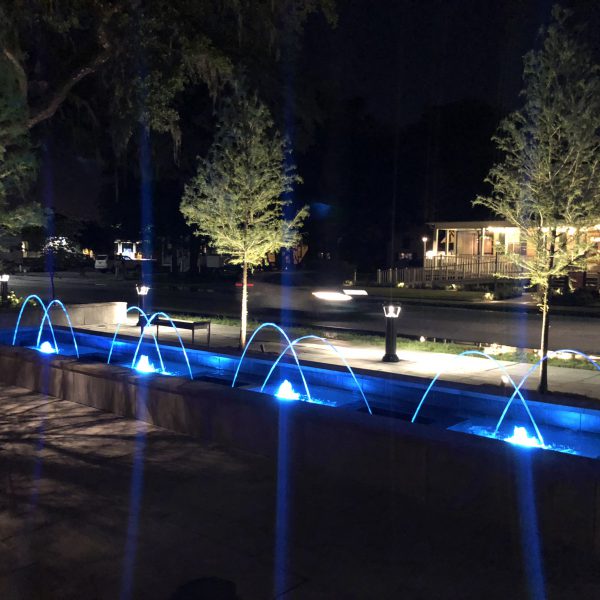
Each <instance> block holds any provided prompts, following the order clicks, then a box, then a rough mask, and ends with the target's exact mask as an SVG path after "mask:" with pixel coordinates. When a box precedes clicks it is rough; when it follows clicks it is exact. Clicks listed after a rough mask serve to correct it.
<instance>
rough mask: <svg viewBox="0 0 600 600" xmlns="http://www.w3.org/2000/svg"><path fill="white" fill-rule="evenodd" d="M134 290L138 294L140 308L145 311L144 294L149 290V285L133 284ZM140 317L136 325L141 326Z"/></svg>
mask: <svg viewBox="0 0 600 600" xmlns="http://www.w3.org/2000/svg"><path fill="white" fill-rule="evenodd" d="M135 291H136V292H137V295H138V304H139V306H140V308H141V309H142V310H143V311H144V312H146V296H147V295H148V292H149V291H150V286H147V285H144V284H142V285H137V284H136V286H135ZM141 323H142V320H141V317H140V320H139V321H138V325H139V326H140V327H141Z"/></svg>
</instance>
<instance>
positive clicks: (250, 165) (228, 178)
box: [181, 91, 308, 267]
mask: <svg viewBox="0 0 600 600" xmlns="http://www.w3.org/2000/svg"><path fill="white" fill-rule="evenodd" d="M297 181H299V177H298V176H297V175H296V174H295V169H294V167H293V166H292V165H291V163H290V161H289V158H288V150H287V148H286V144H285V142H284V141H283V140H282V138H281V136H280V135H279V133H278V132H277V131H275V130H274V127H273V121H272V119H271V116H270V114H269V111H268V110H267V108H266V107H265V106H264V104H262V103H261V102H260V101H259V100H258V98H257V96H256V95H247V94H245V93H243V92H239V91H238V92H235V93H234V94H233V95H232V97H231V98H229V99H228V100H226V101H225V102H224V105H223V110H222V112H221V116H220V119H219V123H218V125H217V132H216V136H215V139H214V142H213V144H212V146H211V148H210V151H209V153H208V156H207V157H206V158H204V159H200V161H199V164H198V171H197V173H196V176H195V177H194V178H193V179H192V180H191V181H190V182H189V183H188V184H187V185H186V187H185V191H184V195H183V199H182V202H181V212H182V214H183V216H184V218H185V220H186V222H187V223H188V224H189V225H193V226H195V227H196V231H195V233H196V234H197V235H204V236H207V237H209V238H210V240H211V244H212V245H213V246H214V248H215V250H216V251H217V252H219V253H222V254H227V255H229V256H231V263H233V264H239V265H248V266H250V267H254V266H259V265H261V264H263V263H264V262H265V259H266V255H267V254H268V253H270V252H277V251H279V250H280V249H281V248H290V247H293V246H294V245H296V244H297V243H298V241H299V239H300V234H299V231H298V230H299V228H300V227H301V226H302V223H303V221H304V219H305V218H306V216H307V215H308V209H307V207H304V208H302V209H301V210H300V211H298V212H297V213H296V215H295V216H294V217H293V218H291V219H285V218H284V210H285V208H286V206H288V205H289V201H287V200H284V195H285V194H286V193H288V192H290V191H291V190H292V186H293V184H294V182H297Z"/></svg>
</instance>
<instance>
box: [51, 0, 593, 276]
mask: <svg viewBox="0 0 600 600" xmlns="http://www.w3.org/2000/svg"><path fill="white" fill-rule="evenodd" d="M570 4H571V5H573V6H574V7H575V15H576V20H579V21H581V22H588V30H589V31H590V40H591V41H592V43H594V42H597V41H596V40H595V37H594V33H593V32H594V31H597V25H598V13H599V12H600V11H599V10H598V7H597V2H596V0H573V1H572V2H570ZM551 8H552V2H550V1H548V0H535V1H525V0H503V1H502V2H489V1H481V0H463V1H460V2H459V1H457V0H339V2H338V13H339V23H338V25H337V27H336V28H334V29H332V28H331V27H330V25H329V24H327V23H326V22H325V19H324V18H323V17H322V16H320V15H313V16H311V17H310V18H309V19H308V22H307V24H306V28H305V33H304V36H303V41H302V46H301V49H300V51H299V55H298V56H297V58H296V60H295V61H294V62H293V67H292V68H291V69H290V67H289V64H288V63H286V61H285V60H284V61H282V67H281V68H282V72H283V71H286V72H287V71H288V70H289V73H290V74H291V75H289V76H290V77H291V79H290V80H289V81H288V83H290V84H291V85H290V86H289V89H290V90H292V92H291V93H289V92H284V93H283V94H282V96H287V101H288V102H297V103H299V102H300V101H301V100H300V98H301V96H302V92H303V91H308V95H309V96H310V95H312V100H311V102H313V104H311V105H310V106H318V107H319V111H318V114H316V118H314V119H313V125H312V126H311V127H308V128H307V127H304V128H303V127H302V126H300V125H296V126H295V127H293V128H292V129H291V131H290V130H288V131H286V133H288V134H291V137H292V138H293V142H294V146H295V150H296V152H295V159H296V161H297V163H298V166H299V172H300V174H301V176H302V177H303V179H304V184H303V185H302V186H301V187H299V188H298V190H297V192H296V199H297V202H298V203H309V204H311V205H312V206H313V211H312V217H311V219H310V221H309V223H308V229H309V231H308V234H309V245H310V247H311V248H312V249H313V250H314V251H319V250H324V251H329V252H331V253H332V254H333V255H337V256H338V257H341V256H343V257H345V258H346V259H347V260H350V261H352V262H353V263H354V264H358V265H359V266H365V267H366V266H367V265H373V264H381V263H382V262H384V261H385V260H386V248H385V243H384V242H382V239H383V238H385V239H389V236H388V233H387V232H388V231H389V229H390V217H391V205H392V201H393V199H394V198H395V202H396V219H395V229H396V230H397V232H398V236H399V242H398V245H399V248H398V249H402V247H403V246H406V247H409V246H412V245H414V241H415V240H420V237H421V235H423V234H424V233H426V232H427V229H426V225H425V224H426V223H427V222H431V221H435V220H459V219H468V218H472V219H474V218H479V217H482V216H483V215H481V214H480V213H478V212H477V211H474V210H473V208H472V206H471V202H472V200H473V199H474V198H475V196H476V195H477V194H481V193H485V192H486V191H487V190H486V187H485V184H484V182H483V180H484V178H485V176H486V174H487V172H488V170H489V168H490V167H491V165H492V164H493V162H494V161H495V160H496V159H497V158H498V157H497V156H496V155H495V150H494V147H493V144H492V142H491V136H492V135H493V133H494V131H495V129H496V127H497V126H498V124H499V122H500V120H501V119H502V118H503V117H504V116H506V115H507V114H508V113H509V112H510V111H511V110H513V109H515V108H516V107H517V106H518V105H519V103H520V98H519V91H520V89H521V86H522V82H521V72H522V57H523V55H524V54H525V53H526V52H527V51H528V50H530V49H531V48H534V47H535V46H536V44H538V43H539V38H538V35H537V34H538V31H539V29H540V26H542V25H544V24H546V23H548V21H549V19H550V12H551ZM284 80H285V77H284ZM294 86H295V87H294ZM294 94H295V96H296V97H294ZM284 104H285V103H284ZM288 109H289V106H288V107H286V106H280V107H279V109H277V108H275V111H276V112H277V110H279V111H280V119H279V122H280V123H283V122H286V119H285V117H282V115H284V113H285V112H286V110H288ZM313 116H314V115H311V118H312V117H313ZM184 143H185V141H184ZM55 149H56V151H57V152H58V149H59V147H58V146H57V145H55ZM195 154H197V152H194V155H195ZM54 158H55V164H56V165H58V167H57V168H58V171H57V172H56V176H55V178H54V185H55V187H56V189H55V193H54V199H55V207H56V209H57V211H58V212H65V213H68V212H69V206H71V205H73V202H75V203H76V205H77V207H78V213H81V212H82V210H83V212H84V213H87V214H98V213H97V211H95V210H94V208H95V207H94V203H95V202H96V200H97V197H98V195H97V194H95V193H94V194H93V195H92V194H87V195H85V194H84V195H82V194H81V193H79V186H78V185H77V184H76V183H74V182H73V181H70V183H69V181H67V178H66V177H65V178H63V177H61V174H60V169H59V167H60V165H61V164H63V165H67V164H68V165H69V172H70V175H69V176H70V178H71V179H73V178H75V179H77V177H78V173H79V175H80V176H81V179H82V180H83V181H85V182H86V186H89V184H90V182H93V180H94V179H95V178H96V179H99V178H103V180H104V184H103V185H105V187H107V188H108V187H110V185H111V183H110V178H111V175H110V173H102V171H101V169H97V171H96V176H95V175H94V165H93V164H92V163H91V162H90V161H89V160H83V159H82V158H81V157H79V156H74V157H72V158H69V157H68V156H65V157H63V156H58V155H56V156H55V157H54ZM77 165H79V166H80V167H81V168H78V166H77ZM184 175H185V174H184ZM186 176H187V175H186ZM181 177H183V175H181ZM180 184H181V185H182V183H181V182H180V183H177V184H176V185H175V186H174V187H173V188H172V189H174V190H176V189H177V186H178V185H180ZM96 187H100V186H96ZM96 187H94V186H89V187H88V189H90V190H92V191H93V190H94V189H96ZM170 189H171V188H170ZM107 193H108V194H110V193H111V192H110V191H109V192H107ZM169 194H170V195H171V196H173V197H172V198H170V200H169V202H170V203H171V205H173V206H176V205H177V204H178V194H177V192H176V191H175V192H173V193H169ZM159 195H160V194H159ZM176 196H177V197H176ZM161 197H162V198H164V197H165V196H164V194H163V195H162V196H161ZM86 201H87V202H86ZM419 244H420V242H419Z"/></svg>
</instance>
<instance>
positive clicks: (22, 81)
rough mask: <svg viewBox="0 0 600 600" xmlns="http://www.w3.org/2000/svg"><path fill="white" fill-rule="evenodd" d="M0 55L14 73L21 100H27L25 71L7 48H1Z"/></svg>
mask: <svg viewBox="0 0 600 600" xmlns="http://www.w3.org/2000/svg"><path fill="white" fill-rule="evenodd" d="M2 53H3V54H4V56H5V57H6V58H7V60H8V61H9V62H10V64H11V65H12V66H13V67H14V69H15V71H16V75H17V81H18V82H19V91H20V92H21V95H22V96H23V98H27V75H26V74H25V70H24V69H23V67H22V66H21V63H20V62H19V61H18V59H17V57H16V56H15V55H14V53H13V52H11V51H10V50H9V49H8V48H6V47H5V48H2Z"/></svg>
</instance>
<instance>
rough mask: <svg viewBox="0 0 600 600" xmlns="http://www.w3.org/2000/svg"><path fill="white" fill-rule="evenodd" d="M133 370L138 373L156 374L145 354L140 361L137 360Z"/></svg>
mask: <svg viewBox="0 0 600 600" xmlns="http://www.w3.org/2000/svg"><path fill="white" fill-rule="evenodd" d="M135 370H136V371H137V372H138V373H156V369H155V368H154V365H153V364H152V362H151V361H150V359H149V358H148V356H147V355H146V354H142V356H140V360H138V363H137V365H136V366H135Z"/></svg>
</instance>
